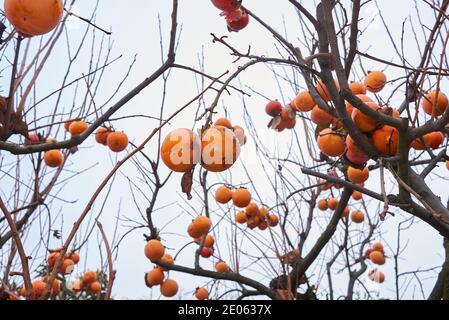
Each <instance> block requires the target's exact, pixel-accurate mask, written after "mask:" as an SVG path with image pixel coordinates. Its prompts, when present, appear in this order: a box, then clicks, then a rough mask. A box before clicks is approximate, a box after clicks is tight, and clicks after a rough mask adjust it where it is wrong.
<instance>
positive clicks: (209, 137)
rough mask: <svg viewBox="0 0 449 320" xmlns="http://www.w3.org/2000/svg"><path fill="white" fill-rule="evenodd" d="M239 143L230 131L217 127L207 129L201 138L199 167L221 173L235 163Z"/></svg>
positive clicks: (238, 151)
mask: <svg viewBox="0 0 449 320" xmlns="http://www.w3.org/2000/svg"><path fill="white" fill-rule="evenodd" d="M239 154H240V143H239V142H238V141H237V138H236V137H235V135H234V133H233V132H232V130H230V129H228V128H225V127H222V126H217V127H212V128H209V129H207V130H206V131H205V132H204V133H203V136H202V138H201V166H202V167H203V168H205V169H207V170H209V171H212V172H222V171H225V170H227V169H229V168H230V167H232V165H233V164H234V163H235V161H236V160H237V158H238V156H239Z"/></svg>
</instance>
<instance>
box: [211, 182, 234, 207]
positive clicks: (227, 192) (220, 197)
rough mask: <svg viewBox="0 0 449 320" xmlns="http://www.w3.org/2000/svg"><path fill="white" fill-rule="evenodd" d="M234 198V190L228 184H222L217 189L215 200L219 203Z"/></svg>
mask: <svg viewBox="0 0 449 320" xmlns="http://www.w3.org/2000/svg"><path fill="white" fill-rule="evenodd" d="M231 199H232V191H231V189H229V188H228V187H226V186H220V187H218V188H217V190H215V200H216V201H217V202H218V203H222V204H225V203H228V202H229V201H230V200H231Z"/></svg>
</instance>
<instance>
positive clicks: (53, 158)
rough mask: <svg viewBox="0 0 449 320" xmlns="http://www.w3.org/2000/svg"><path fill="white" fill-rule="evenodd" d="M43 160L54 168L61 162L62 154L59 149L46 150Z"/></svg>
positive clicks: (62, 160)
mask: <svg viewBox="0 0 449 320" xmlns="http://www.w3.org/2000/svg"><path fill="white" fill-rule="evenodd" d="M44 162H45V164H46V165H47V166H49V167H50V168H56V167H59V166H60V165H62V164H63V162H64V155H63V154H62V152H61V151H59V150H56V149H55V150H48V151H45V153H44Z"/></svg>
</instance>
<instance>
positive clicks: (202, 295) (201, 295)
mask: <svg viewBox="0 0 449 320" xmlns="http://www.w3.org/2000/svg"><path fill="white" fill-rule="evenodd" d="M195 297H196V298H197V299H198V300H206V299H207V298H209V291H208V290H207V289H206V288H196V290H195Z"/></svg>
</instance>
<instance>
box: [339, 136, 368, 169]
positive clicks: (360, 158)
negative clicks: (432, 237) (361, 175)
mask: <svg viewBox="0 0 449 320" xmlns="http://www.w3.org/2000/svg"><path fill="white" fill-rule="evenodd" d="M346 146H347V150H346V153H345V156H346V159H348V160H349V161H350V162H352V163H353V164H356V165H361V164H364V163H365V162H367V161H368V160H369V157H368V156H367V155H366V153H365V152H363V150H362V149H360V148H359V147H358V146H357V144H356V143H355V141H354V140H353V139H352V138H351V136H350V135H349V134H348V135H347V136H346Z"/></svg>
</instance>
